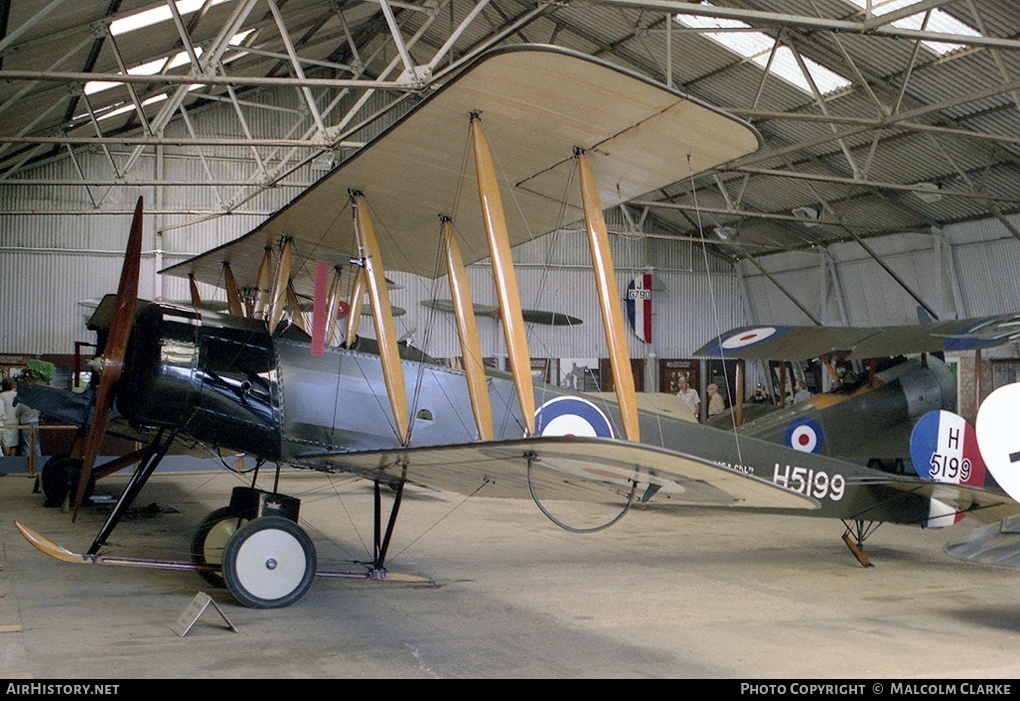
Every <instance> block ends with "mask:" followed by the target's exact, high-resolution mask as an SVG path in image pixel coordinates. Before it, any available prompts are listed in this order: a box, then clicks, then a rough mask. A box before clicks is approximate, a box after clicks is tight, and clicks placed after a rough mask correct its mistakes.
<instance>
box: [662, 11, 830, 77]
mask: <svg viewBox="0 0 1020 701" xmlns="http://www.w3.org/2000/svg"><path fill="white" fill-rule="evenodd" d="M701 4H702V5H704V6H708V7H710V6H711V3H708V2H702V3H701ZM674 19H675V20H676V21H677V22H679V23H681V24H683V25H685V26H688V27H692V28H694V29H703V30H706V31H705V35H706V36H707V37H709V38H710V39H712V40H713V41H716V42H718V43H720V44H722V45H723V46H725V47H726V48H728V49H729V50H730V51H733V52H734V53H736V54H738V55H740V56H743V57H744V58H746V59H749V60H751V61H753V62H754V63H756V64H758V65H759V66H761V67H762V68H763V69H766V68H769V57H770V56H771V55H772V53H773V48H774V47H775V45H776V40H775V39H773V38H772V37H770V36H769V35H767V34H764V33H762V32H758V31H755V30H753V29H751V27H750V26H748V25H746V24H744V23H743V22H740V21H738V20H732V19H724V18H721V17H704V16H701V15H685V14H678V15H675V17H674ZM803 59H804V66H805V68H806V69H807V71H808V73H810V75H811V80H812V81H814V83H815V85H816V86H817V87H818V91H819V92H821V93H822V94H823V95H824V94H827V93H830V92H833V91H835V90H840V89H843V88H846V87H848V86H849V85H850V81H849V80H847V79H846V78H844V77H843V76H841V75H840V74H839V73H836V72H835V71H831V70H829V69H828V68H826V67H825V66H823V65H821V64H820V63H818V62H816V61H812V60H811V59H810V58H807V57H806V56H804V57H803ZM770 70H771V72H772V73H773V75H776V76H778V77H780V78H782V79H783V80H785V81H786V82H788V83H790V84H792V85H794V86H796V87H798V88H800V89H801V90H803V91H804V92H806V93H811V92H812V91H811V86H810V84H809V83H808V79H807V77H805V75H804V72H803V71H802V70H801V68H800V66H799V65H798V64H797V59H796V57H795V56H794V55H793V51H791V50H790V47H788V46H779V47H778V48H776V49H775V57H774V58H773V59H772V66H771V69H770Z"/></svg>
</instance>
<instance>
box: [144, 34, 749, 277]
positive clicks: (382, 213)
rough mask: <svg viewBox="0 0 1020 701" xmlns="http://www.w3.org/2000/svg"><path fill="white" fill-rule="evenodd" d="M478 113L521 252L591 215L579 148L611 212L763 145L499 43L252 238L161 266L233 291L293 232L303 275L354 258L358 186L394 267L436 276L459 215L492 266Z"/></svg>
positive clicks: (659, 94)
mask: <svg viewBox="0 0 1020 701" xmlns="http://www.w3.org/2000/svg"><path fill="white" fill-rule="evenodd" d="M471 113H479V114H480V115H481V119H482V123H483V125H484V128H485V131H486V135H487V138H488V140H489V142H490V144H491V147H492V151H493V154H494V156H495V158H496V159H497V161H498V168H499V170H500V174H501V176H502V177H503V179H504V182H507V183H510V184H511V187H512V193H511V194H512V197H513V200H514V201H513V202H512V203H511V202H509V201H508V202H507V204H506V207H505V209H506V212H507V227H508V230H509V237H510V242H511V245H518V244H521V243H524V242H525V241H527V240H529V239H531V238H533V237H535V236H539V235H542V234H544V233H547V232H550V231H553V230H555V229H557V228H559V227H561V226H564V225H566V224H569V223H571V222H572V221H575V220H577V219H580V218H581V212H582V209H581V204H580V194H579V193H573V192H572V193H569V194H567V195H565V194H564V193H565V192H567V190H569V189H570V188H568V187H567V183H568V179H569V176H570V169H571V168H573V158H572V155H573V154H572V150H571V149H572V147H575V146H576V147H581V148H583V149H586V151H587V153H588V154H589V158H590V159H591V162H592V168H593V170H594V171H595V178H596V180H597V185H598V189H599V195H600V197H601V199H602V205H603V207H604V208H607V209H608V208H610V207H612V206H614V205H616V204H618V203H620V202H623V201H626V200H629V199H633V198H635V197H638V196H640V195H644V194H646V193H649V192H652V191H654V190H655V189H657V188H660V187H663V186H665V185H668V184H669V183H672V182H675V181H677V180H679V179H682V178H685V177H687V176H689V175H690V174H691V173H697V172H700V171H702V170H705V169H707V168H712V167H714V166H717V165H719V164H721V163H724V162H726V161H729V160H732V159H734V158H737V157H739V156H742V155H745V154H747V153H749V152H752V151H754V150H756V149H757V148H758V146H759V144H760V137H759V135H758V133H757V132H756V131H755V130H754V129H753V128H751V127H750V126H749V125H748V124H747V123H745V122H742V121H740V120H737V119H735V118H733V117H731V116H729V115H725V114H723V113H721V112H719V111H717V110H715V109H713V108H711V107H709V106H707V105H705V104H703V103H700V102H697V101H695V100H694V99H692V98H690V97H688V96H686V95H683V94H681V93H678V92H676V91H674V90H671V89H668V88H666V87H664V86H663V85H660V84H658V83H654V82H652V81H649V80H648V79H647V78H644V77H641V76H639V75H637V74H635V73H630V72H627V71H625V70H623V69H620V68H617V67H614V66H611V65H609V64H607V63H604V62H602V61H599V60H598V59H595V58H592V57H590V56H584V55H582V54H577V53H573V52H569V51H567V50H564V49H559V48H555V47H547V46H543V47H538V46H524V47H513V48H509V49H501V50H497V51H493V52H490V53H488V54H485V55H483V56H482V57H480V58H479V59H478V60H476V61H474V62H473V63H472V64H471V65H469V66H468V67H467V68H466V69H465V70H463V71H462V72H460V73H459V74H458V75H457V76H456V77H454V78H452V79H450V80H449V82H447V83H446V84H445V85H442V86H440V87H439V88H437V89H435V90H434V91H433V92H432V93H431V94H429V96H428V97H426V98H425V99H424V100H422V101H421V103H419V104H418V105H417V106H416V107H414V108H413V109H412V110H411V111H410V112H409V113H408V114H406V115H405V116H404V117H403V118H402V119H400V120H399V121H398V122H396V123H395V124H393V125H392V126H391V127H389V128H388V129H386V130H385V131H384V132H382V133H381V134H380V135H379V136H378V137H376V138H375V139H373V140H372V141H371V142H370V143H369V144H368V145H366V146H365V147H364V148H362V149H361V150H360V151H358V152H357V153H355V154H354V155H353V156H352V157H351V158H349V159H348V160H347V161H345V162H344V163H342V164H341V165H340V166H338V167H337V168H336V169H335V170H333V171H332V172H331V173H329V174H328V175H326V176H324V177H323V178H322V179H320V180H319V181H318V182H316V183H315V184H314V185H313V186H312V187H311V188H309V189H308V190H306V191H305V192H304V193H303V194H302V195H300V196H299V197H297V198H296V199H295V200H294V201H293V202H291V203H290V204H289V205H288V206H286V207H284V208H283V209H281V210H280V211H279V212H277V213H276V214H274V215H273V216H272V217H270V218H269V219H268V220H267V221H266V222H265V223H263V224H262V225H261V226H259V227H258V228H256V229H255V230H254V231H252V232H250V233H249V234H247V235H245V236H244V237H242V238H240V239H238V240H236V241H234V242H232V243H230V244H227V245H225V246H221V247H219V248H216V249H213V250H212V251H209V252H208V253H206V254H203V255H201V256H198V257H195V258H191V259H189V260H187V261H185V262H183V263H180V264H178V265H175V266H172V267H170V268H167V269H166V270H164V271H163V272H165V273H167V274H169V275H175V276H180V277H186V276H188V275H189V274H191V275H194V277H195V279H196V280H199V281H202V282H206V283H210V284H214V285H219V286H222V277H223V263H225V262H229V263H230V265H231V269H232V271H233V274H234V276H235V278H236V279H237V282H238V286H239V287H242V288H243V287H250V286H253V285H254V281H255V279H256V275H257V271H258V268H259V265H260V262H261V260H262V258H263V254H264V251H265V249H266V247H267V246H273V245H274V244H275V243H276V242H277V241H278V240H279V239H280V237H284V236H287V237H292V238H293V239H294V240H295V247H296V256H297V258H296V259H295V262H294V268H293V269H294V270H298V269H299V267H306V268H307V265H308V263H309V262H310V261H314V260H316V259H317V258H319V257H320V256H321V255H322V254H323V252H338V253H341V254H346V255H348V256H349V255H353V254H355V252H356V250H357V249H356V246H355V235H354V228H353V222H352V216H351V213H350V211H346V210H345V207H346V203H347V202H348V197H349V191H350V190H358V191H361V192H363V193H364V194H365V197H366V200H367V202H368V204H369V206H370V207H371V208H372V211H373V219H374V220H375V222H376V229H377V234H378V235H379V238H380V245H381V248H382V257H383V261H384V263H385V266H386V268H387V269H392V270H403V271H409V272H412V273H416V274H418V275H422V276H424V277H427V278H433V277H436V276H437V275H438V274H439V273H437V270H436V266H435V259H436V251H437V250H439V248H438V246H439V242H440V222H439V218H438V215H440V214H443V215H447V216H450V217H452V219H453V221H454V224H455V226H456V227H457V230H458V237H459V239H460V245H461V250H462V255H463V258H464V263H465V264H466V265H467V264H470V263H472V262H475V261H478V260H481V259H483V258H487V257H488V256H489V250H488V247H487V244H486V241H485V235H484V227H483V225H482V220H481V213H480V207H479V206H478V200H477V196H476V195H475V194H474V192H475V190H474V189H472V188H470V187H465V186H464V176H465V174H466V175H468V176H469V177H471V178H473V170H474V165H473V161H472V159H471V158H470V157H469V156H470V152H469V150H468V149H470V143H469V139H468V133H469V118H470V115H471ZM664 145H667V146H668V147H664ZM575 189H576V188H575ZM506 195H507V191H506V190H505V189H504V197H505V196H506ZM565 199H566V202H565V204H564V200H565ZM521 213H525V214H526V216H527V223H525V221H524V219H523V216H522V215H521Z"/></svg>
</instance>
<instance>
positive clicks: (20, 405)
mask: <svg viewBox="0 0 1020 701" xmlns="http://www.w3.org/2000/svg"><path fill="white" fill-rule="evenodd" d="M14 412H15V416H16V417H17V423H18V425H19V426H21V440H20V441H19V443H18V455H24V456H29V455H34V456H35V457H36V458H41V457H42V449H41V448H40V447H39V431H37V430H33V428H35V427H37V426H38V425H39V410H38V409H33V408H32V407H30V406H29V405H28V404H25V403H24V402H22V401H21V400H20V399H19V400H17V406H16V407H15V408H14ZM28 464H29V465H30V466H31V467H32V468H33V469H30V470H29V471H28V476H29V477H31V476H33V475H34V474H35V469H34V468H35V465H36V461H35V460H30V461H29V463H28Z"/></svg>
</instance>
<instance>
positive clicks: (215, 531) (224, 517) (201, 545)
mask: <svg viewBox="0 0 1020 701" xmlns="http://www.w3.org/2000/svg"><path fill="white" fill-rule="evenodd" d="M248 521H249V519H248V517H247V516H241V515H239V514H238V513H237V511H235V510H234V509H232V508H230V507H229V506H224V507H223V508H220V509H216V510H215V511H213V512H211V513H210V514H209V515H208V516H206V517H205V518H204V519H202V523H200V524H199V525H198V530H197V531H195V537H194V538H193V539H192V541H191V561H192V562H194V563H195V564H196V565H222V564H223V549H224V548H225V547H226V546H227V541H228V540H230V536H232V535H234V533H236V532H237V529H238V528H240V527H241V526H243V525H244V524H246V523H248ZM198 574H199V576H200V577H201V578H202V579H204V580H205V581H207V582H208V583H209V584H211V585H213V586H214V587H224V586H226V584H225V583H224V582H223V575H222V574H221V573H220V572H218V571H212V570H198Z"/></svg>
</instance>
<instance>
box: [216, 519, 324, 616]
mask: <svg viewBox="0 0 1020 701" xmlns="http://www.w3.org/2000/svg"><path fill="white" fill-rule="evenodd" d="M315 568H316V557H315V547H314V546H313V545H312V541H311V539H310V538H309V537H308V534H307V533H305V532H304V530H303V529H302V528H301V527H300V526H299V525H297V524H296V523H294V522H293V521H291V520H289V519H286V518H283V517H280V516H262V517H260V518H257V519H255V520H253V521H249V522H248V523H246V524H244V525H243V526H241V527H240V528H239V529H238V530H237V532H236V533H234V535H233V536H231V537H230V540H228V541H227V544H226V547H225V548H224V549H223V580H224V582H225V583H226V585H227V589H228V590H229V591H230V593H231V594H232V595H233V596H234V598H235V599H237V600H238V601H239V602H240V603H242V604H244V605H245V606H248V607H250V608H282V607H284V606H289V605H291V604H293V603H294V602H295V601H297V600H298V599H300V598H301V597H302V596H304V595H305V592H307V591H308V588H309V587H310V586H311V585H312V580H313V579H314V578H315Z"/></svg>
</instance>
